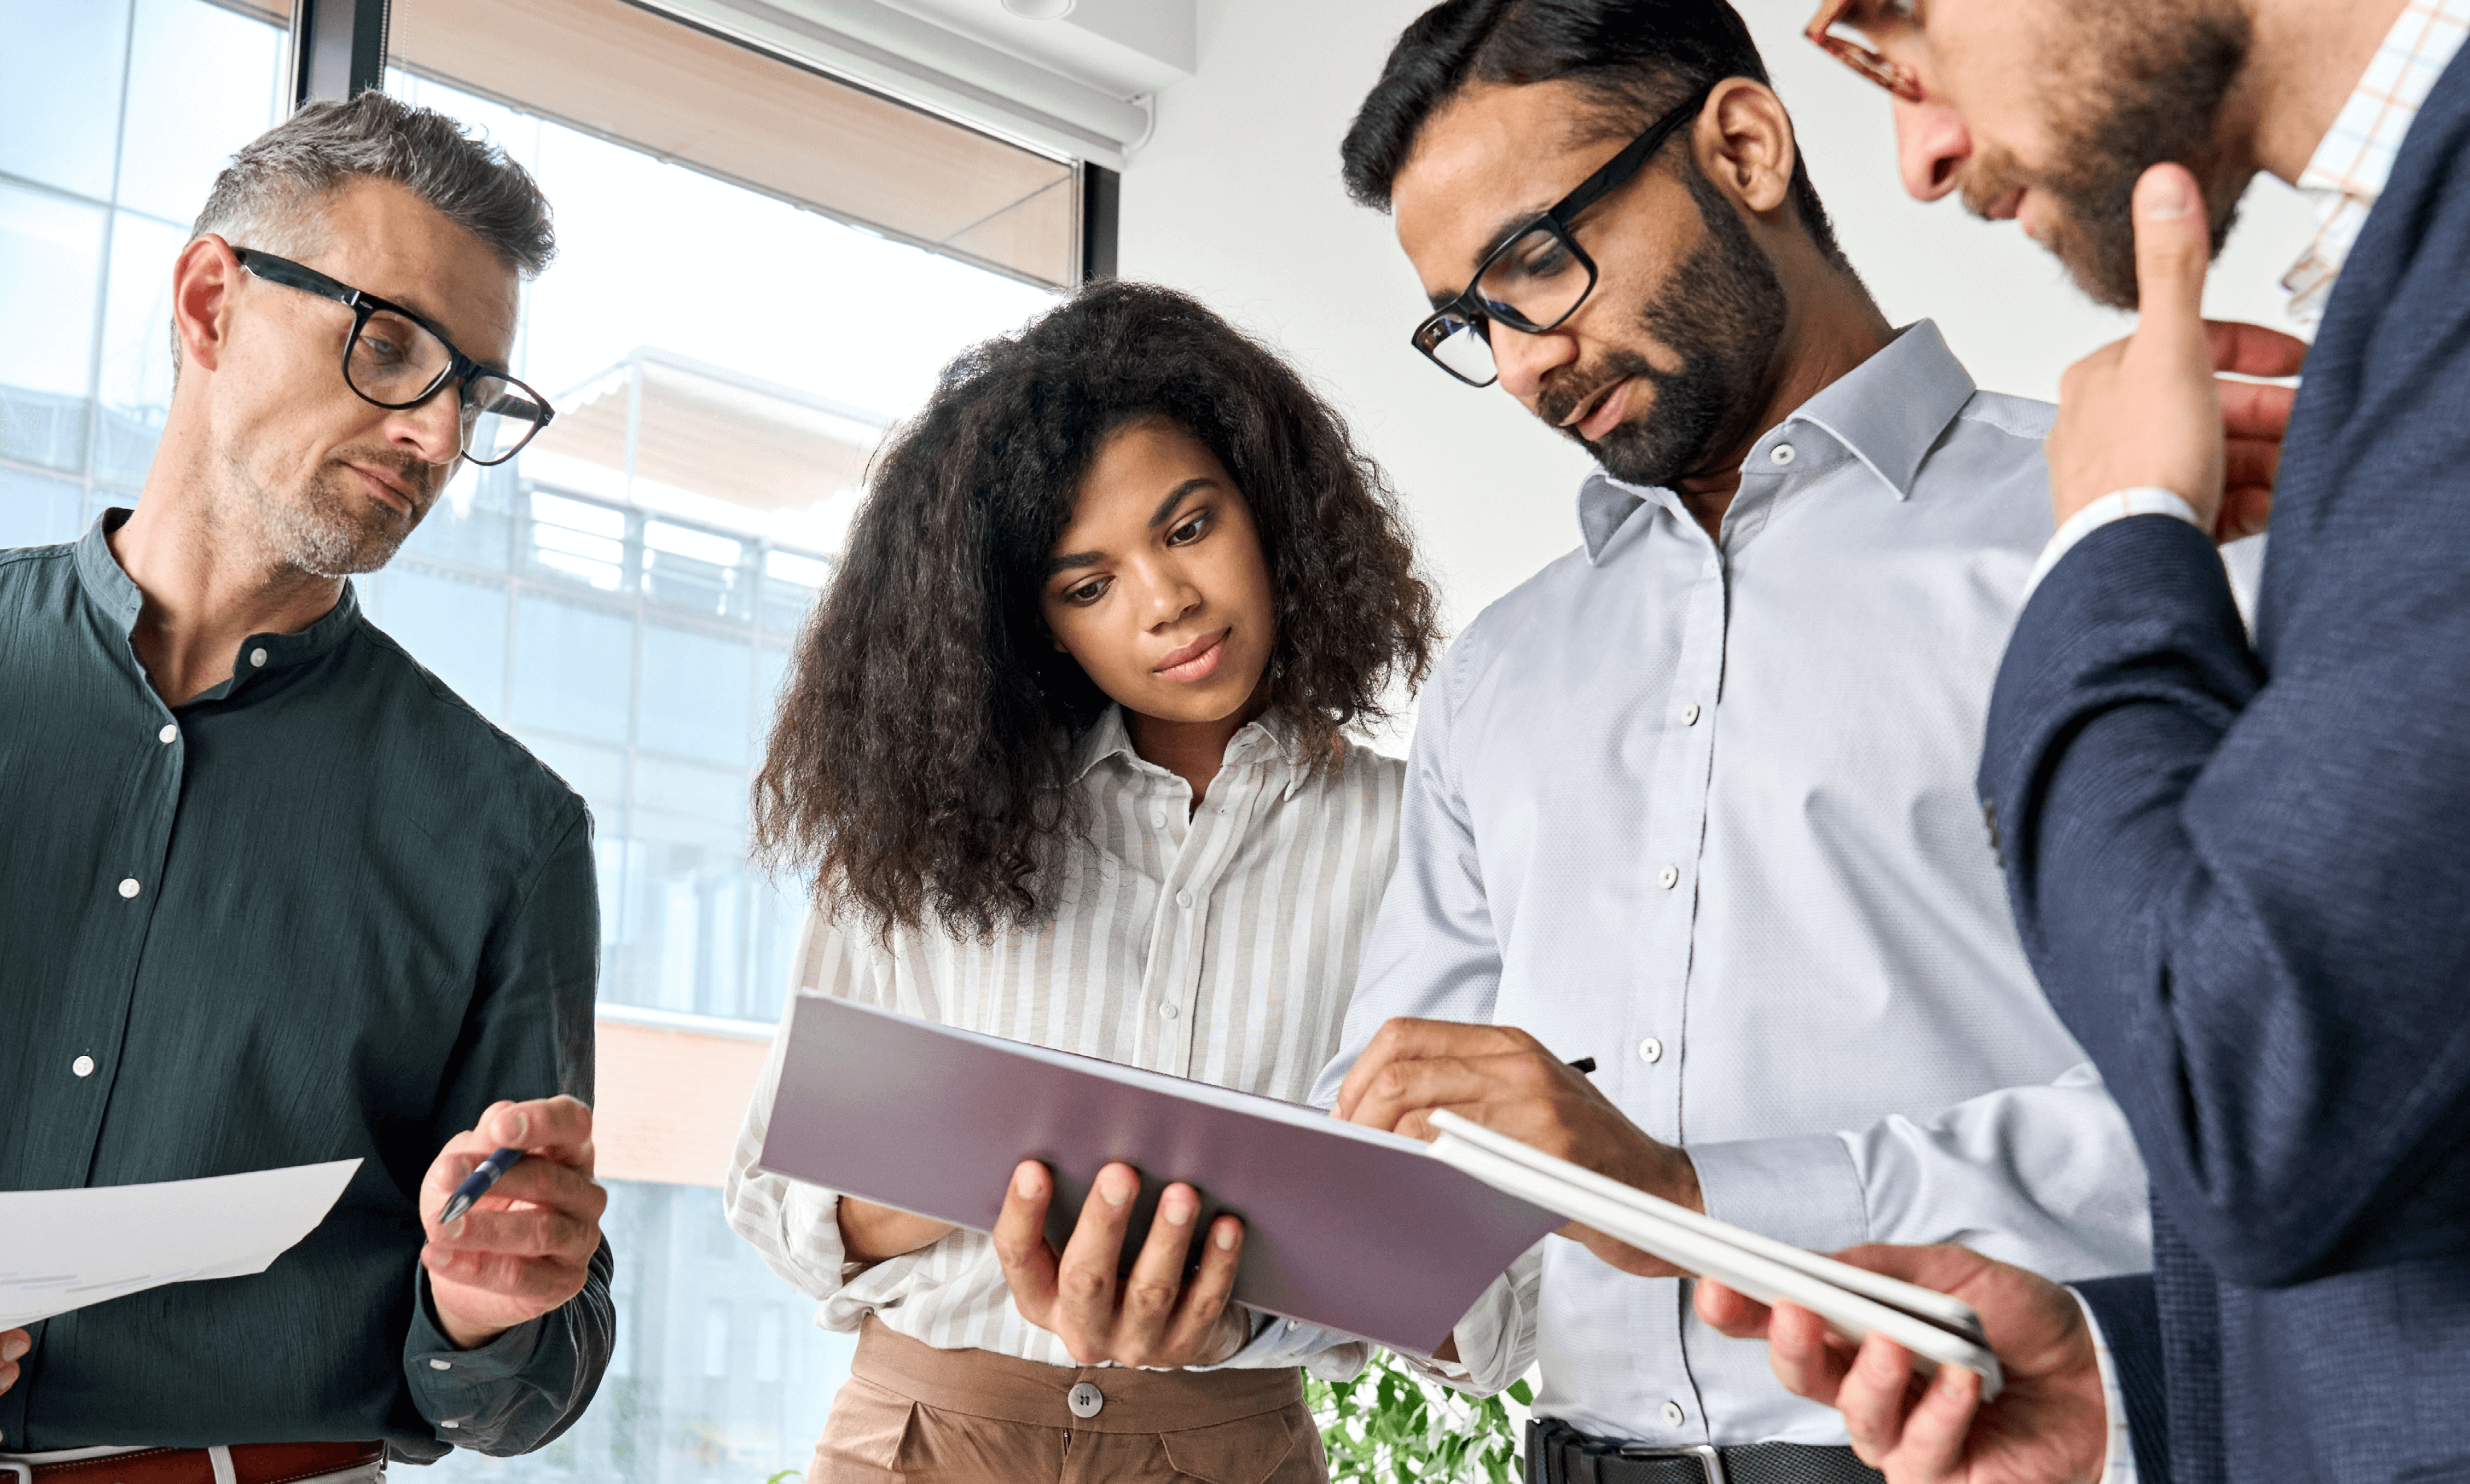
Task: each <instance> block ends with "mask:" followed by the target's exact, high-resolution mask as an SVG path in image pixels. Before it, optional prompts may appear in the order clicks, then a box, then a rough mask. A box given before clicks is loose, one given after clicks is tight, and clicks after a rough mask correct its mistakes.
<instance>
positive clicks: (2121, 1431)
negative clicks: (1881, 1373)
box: [2067, 497, 2175, 1484]
mask: <svg viewBox="0 0 2470 1484" xmlns="http://www.w3.org/2000/svg"><path fill="white" fill-rule="evenodd" d="M2174 498H2175V497H2174ZM2067 1296H2068V1297H2069V1298H2072V1299H2074V1300H2075V1301H2076V1307H2077V1308H2078V1309H2081V1310H2084V1316H2085V1324H2086V1327H2087V1328H2089V1329H2090V1330H2091V1331H2092V1358H2093V1363H2094V1364H2095V1365H2096V1366H2098V1367H2100V1369H2101V1407H2102V1411H2103V1413H2104V1414H2105V1415H2106V1416H2107V1417H2108V1418H2109V1452H2108V1454H2107V1455H2106V1460H2105V1462H2104V1463H2103V1464H2102V1470H2101V1484H2135V1439H2134V1437H2133V1435H2132V1432H2131V1431H2130V1429H2129V1427H2128V1425H2127V1394H2126V1393H2125V1392H2123V1391H2121V1390H2119V1389H2118V1368H2117V1366H2116V1365H2115V1364H2114V1363H2112V1361H2111V1360H2110V1358H2109V1341H2108V1340H2107V1339H2104V1338H2103V1337H2102V1333H2101V1320H2100V1319H2099V1318H2098V1317H2096V1316H2095V1315H2094V1313H2093V1311H2092V1306H2091V1305H2090V1304H2087V1303H2086V1302H2085V1300H2084V1295H2083V1294H2081V1293H2078V1292H2077V1291H2076V1290H2075V1289H2073V1288H2069V1289H2068V1290H2067Z"/></svg>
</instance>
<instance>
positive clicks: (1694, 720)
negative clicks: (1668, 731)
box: [1681, 701, 1698, 727]
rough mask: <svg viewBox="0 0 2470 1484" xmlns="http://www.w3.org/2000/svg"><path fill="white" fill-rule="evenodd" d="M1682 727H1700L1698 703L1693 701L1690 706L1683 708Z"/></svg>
mask: <svg viewBox="0 0 2470 1484" xmlns="http://www.w3.org/2000/svg"><path fill="white" fill-rule="evenodd" d="M1681 725H1683V726H1684V727H1695V726H1697V725H1698V703H1697V702H1695V701H1692V702H1690V703H1689V705H1688V706H1685V707H1682V708H1681Z"/></svg>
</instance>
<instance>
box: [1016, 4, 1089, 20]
mask: <svg viewBox="0 0 2470 1484" xmlns="http://www.w3.org/2000/svg"><path fill="white" fill-rule="evenodd" d="M1076 3H1077V0H1003V8H1004V9H1005V10H1007V11H1010V12H1012V13H1014V15H1017V16H1019V17H1020V18H1021V19H1023V20H1061V19H1062V18H1063V17H1065V16H1066V15H1069V14H1071V13H1072V7H1073V6H1074V4H1076Z"/></svg>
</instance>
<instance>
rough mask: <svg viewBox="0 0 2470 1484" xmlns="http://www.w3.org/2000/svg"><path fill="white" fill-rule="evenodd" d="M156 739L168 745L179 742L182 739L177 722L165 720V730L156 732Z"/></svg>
mask: <svg viewBox="0 0 2470 1484" xmlns="http://www.w3.org/2000/svg"><path fill="white" fill-rule="evenodd" d="M154 740H155V741H157V742H161V743H164V744H166V745H169V744H171V743H174V742H177V741H179V740H180V729H179V727H178V726H177V725H176V724H175V723H172V722H165V723H164V724H163V730H160V731H158V732H156V733H154Z"/></svg>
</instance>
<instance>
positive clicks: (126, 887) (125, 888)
mask: <svg viewBox="0 0 2470 1484" xmlns="http://www.w3.org/2000/svg"><path fill="white" fill-rule="evenodd" d="M143 890H144V888H142V887H140V886H139V885H138V884H137V878H136V877H135V876H127V877H124V878H122V880H121V883H120V894H121V895H122V896H135V895H136V894H137V893H139V892H141V891H143Z"/></svg>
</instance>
